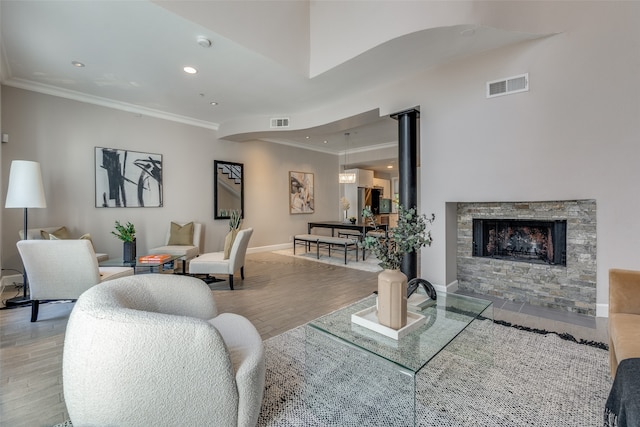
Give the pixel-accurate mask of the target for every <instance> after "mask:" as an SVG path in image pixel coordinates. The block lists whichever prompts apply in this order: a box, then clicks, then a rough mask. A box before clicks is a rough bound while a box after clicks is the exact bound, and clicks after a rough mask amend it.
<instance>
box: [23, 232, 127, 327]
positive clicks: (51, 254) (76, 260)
mask: <svg viewBox="0 0 640 427" xmlns="http://www.w3.org/2000/svg"><path fill="white" fill-rule="evenodd" d="M17 246H18V252H19V253H20V257H21V258H22V264H23V265H24V268H25V270H26V272H27V279H28V281H29V297H30V299H31V321H32V322H35V321H36V320H38V311H39V306H40V301H46V300H67V299H68V300H75V299H77V298H78V297H79V296H80V295H81V294H82V293H83V292H84V291H86V290H87V289H89V288H91V287H92V286H95V285H97V284H98V283H102V282H104V281H106V280H111V279H115V278H118V277H124V276H131V275H133V268H131V267H99V266H98V259H97V258H96V253H95V252H94V251H93V245H92V244H91V242H90V241H89V240H20V241H19V242H18V243H17Z"/></svg>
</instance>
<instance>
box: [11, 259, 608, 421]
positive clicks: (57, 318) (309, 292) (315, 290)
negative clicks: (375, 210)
mask: <svg viewBox="0 0 640 427" xmlns="http://www.w3.org/2000/svg"><path fill="white" fill-rule="evenodd" d="M245 273H246V274H245V277H246V278H245V280H244V281H241V280H239V279H236V281H235V283H234V285H235V290H233V291H231V290H229V289H228V286H227V282H219V283H214V284H212V285H211V288H212V289H213V292H214V294H215V297H216V302H217V304H218V308H219V310H220V311H221V312H234V313H238V314H241V315H243V316H246V317H247V318H248V319H249V320H251V322H253V324H254V325H255V326H256V328H257V329H258V331H259V332H260V335H261V336H262V337H263V339H268V338H270V337H273V336H275V335H278V334H280V333H282V332H285V331H287V330H289V329H291V328H294V327H296V326H300V325H302V324H304V323H306V322H308V321H310V320H313V319H315V318H316V317H318V316H321V315H323V314H326V313H329V312H331V311H333V310H336V309H338V308H341V307H344V306H346V305H348V304H350V303H352V302H355V301H357V300H359V299H361V298H363V297H365V296H367V295H370V294H371V293H372V292H373V291H374V290H375V289H376V287H377V274H376V273H369V272H363V271H359V270H355V269H349V268H345V267H342V266H333V265H327V264H321V263H316V262H313V261H308V260H301V259H296V258H293V257H288V256H284V255H277V254H273V253H268V252H263V253H256V254H249V255H248V256H247V264H246V268H245ZM7 296H8V295H7V293H6V292H5V294H4V295H3V296H2V297H3V298H6V297H7ZM11 296H12V295H11ZM496 306H497V307H496V310H495V314H494V316H495V318H496V319H502V320H506V321H510V322H512V323H518V324H523V325H525V326H531V327H536V328H544V329H549V330H557V332H569V333H572V334H573V335H575V336H576V337H583V338H585V339H590V340H592V339H596V340H597V339H600V340H601V341H605V340H606V332H603V331H606V322H605V323H603V322H594V323H593V325H587V326H577V325H574V324H570V323H565V322H559V321H557V320H554V319H546V318H539V317H536V316H532V315H530V314H525V313H522V312H521V311H522V310H521V309H518V310H510V308H512V307H510V306H508V305H505V304H496ZM72 308H73V304H72V303H49V304H43V305H41V306H40V314H39V320H38V322H36V323H31V322H30V321H29V319H30V308H29V307H23V308H15V309H10V310H0V425H1V426H28V427H35V426H51V425H54V424H56V423H60V422H63V421H64V420H66V419H68V414H67V412H66V408H65V405H64V397H63V392H62V366H61V363H62V347H63V343H64V333H65V328H66V324H67V319H68V316H69V313H70V312H71V309H72ZM527 323H528V324H527ZM578 323H579V322H578ZM603 325H604V326H603ZM603 328H604V329H603ZM603 334H604V335H603Z"/></svg>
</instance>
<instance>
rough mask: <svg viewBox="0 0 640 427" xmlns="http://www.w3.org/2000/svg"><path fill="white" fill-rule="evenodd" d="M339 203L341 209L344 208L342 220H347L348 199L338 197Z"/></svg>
mask: <svg viewBox="0 0 640 427" xmlns="http://www.w3.org/2000/svg"><path fill="white" fill-rule="evenodd" d="M340 203H342V210H344V222H347V221H349V220H348V219H347V216H348V212H349V208H350V207H351V204H350V203H349V200H347V198H346V197H342V198H341V199H340Z"/></svg>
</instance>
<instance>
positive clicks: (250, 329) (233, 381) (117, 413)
mask: <svg viewBox="0 0 640 427" xmlns="http://www.w3.org/2000/svg"><path fill="white" fill-rule="evenodd" d="M62 365H63V366H62V367H63V372H62V378H63V389H64V399H65V402H66V405H67V409H68V411H69V416H70V418H71V422H72V423H73V425H79V426H84V425H95V426H120V427H125V426H178V425H181V426H213V425H215V426H242V427H254V426H255V425H256V422H257V420H258V416H259V414H260V408H261V406H262V397H263V393H264V385H265V363H264V346H263V343H262V339H261V338H260V335H259V334H258V332H257V330H256V329H255V327H254V326H253V325H252V324H251V322H250V321H249V320H247V319H246V318H244V317H242V316H239V315H237V314H232V313H222V314H218V310H217V308H216V304H215V301H214V298H213V294H212V292H211V290H210V289H209V287H208V286H207V285H206V284H205V283H204V282H203V281H202V280H200V279H197V278H194V277H190V276H183V275H172V274H141V275H136V276H132V277H125V278H122V279H118V280H112V281H109V282H108V283H104V284H102V285H100V286H95V287H93V288H91V289H89V290H88V291H86V292H85V293H84V294H82V295H81V296H80V298H78V301H77V302H76V305H75V307H74V308H73V311H72V312H71V315H70V317H69V323H68V326H67V331H66V337H65V342H64V352H63V364H62Z"/></svg>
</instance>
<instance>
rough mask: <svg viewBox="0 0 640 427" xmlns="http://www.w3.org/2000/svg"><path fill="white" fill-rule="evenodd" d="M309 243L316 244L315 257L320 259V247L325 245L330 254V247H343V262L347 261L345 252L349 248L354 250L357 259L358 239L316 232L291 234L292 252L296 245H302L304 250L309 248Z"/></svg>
mask: <svg viewBox="0 0 640 427" xmlns="http://www.w3.org/2000/svg"><path fill="white" fill-rule="evenodd" d="M311 243H315V245H316V258H317V259H320V247H326V248H327V249H328V250H329V256H331V248H333V247H335V246H340V247H342V248H344V263H345V264H346V263H347V254H348V252H349V249H350V248H352V247H353V248H354V249H355V250H356V261H357V260H358V240H354V239H349V238H345V237H332V236H321V235H318V234H297V235H295V236H293V254H294V255H295V254H296V245H304V246H305V250H306V251H308V250H310V249H311Z"/></svg>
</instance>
